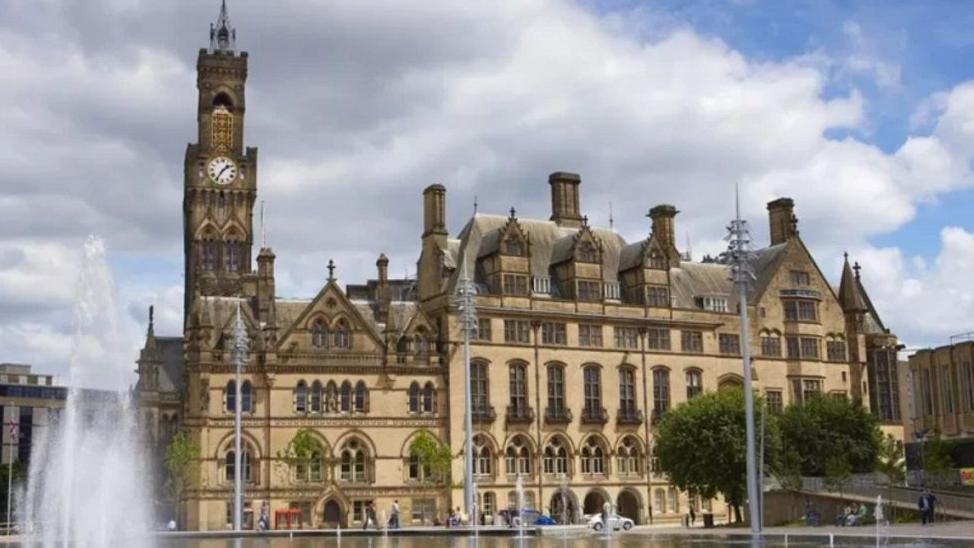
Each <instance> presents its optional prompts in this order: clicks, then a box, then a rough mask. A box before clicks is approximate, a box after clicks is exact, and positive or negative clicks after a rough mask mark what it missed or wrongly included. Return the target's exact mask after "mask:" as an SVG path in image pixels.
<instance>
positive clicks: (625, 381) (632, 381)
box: [619, 367, 636, 417]
mask: <svg viewBox="0 0 974 548" xmlns="http://www.w3.org/2000/svg"><path fill="white" fill-rule="evenodd" d="M619 415H621V416H623V417H635V416H636V371H635V370H634V369H633V368H632V367H624V368H622V369H620V370H619Z"/></svg>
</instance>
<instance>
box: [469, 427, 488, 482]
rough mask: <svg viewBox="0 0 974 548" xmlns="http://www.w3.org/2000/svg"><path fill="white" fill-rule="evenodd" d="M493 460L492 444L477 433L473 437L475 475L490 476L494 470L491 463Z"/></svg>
mask: <svg viewBox="0 0 974 548" xmlns="http://www.w3.org/2000/svg"><path fill="white" fill-rule="evenodd" d="M492 461H493V455H492V454H491V452H490V444H489V443H488V442H487V440H486V439H485V438H484V437H483V436H481V435H479V434H478V435H476V436H474V438H473V475H475V476H489V475H491V472H492V470H493V466H492V465H491V464H492Z"/></svg>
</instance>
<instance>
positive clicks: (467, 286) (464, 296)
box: [457, 257, 477, 526]
mask: <svg viewBox="0 0 974 548" xmlns="http://www.w3.org/2000/svg"><path fill="white" fill-rule="evenodd" d="M461 260H462V261H463V277H462V278H461V280H460V287H459V290H460V291H459V298H458V299H457V302H458V304H459V306H460V329H462V330H463V377H464V389H463V406H464V423H463V428H464V430H465V432H464V448H463V500H464V505H465V506H466V511H467V515H468V516H469V519H470V525H471V526H472V525H473V524H474V523H476V520H477V516H474V515H473V513H474V485H473V402H472V394H471V393H470V392H471V387H470V334H471V332H472V331H473V330H474V329H476V328H477V311H476V310H475V309H474V295H475V294H476V292H477V290H476V288H475V287H474V285H473V283H472V282H471V281H470V279H469V278H468V276H467V260H466V257H461Z"/></svg>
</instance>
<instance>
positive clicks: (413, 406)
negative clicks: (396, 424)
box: [409, 381, 420, 413]
mask: <svg viewBox="0 0 974 548" xmlns="http://www.w3.org/2000/svg"><path fill="white" fill-rule="evenodd" d="M419 398H420V395H419V383H417V382H415V381H414V382H413V383H412V384H410V385H409V412H410V413H419V408H420V406H419Z"/></svg>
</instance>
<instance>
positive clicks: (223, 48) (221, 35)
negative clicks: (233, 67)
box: [210, 0, 237, 53]
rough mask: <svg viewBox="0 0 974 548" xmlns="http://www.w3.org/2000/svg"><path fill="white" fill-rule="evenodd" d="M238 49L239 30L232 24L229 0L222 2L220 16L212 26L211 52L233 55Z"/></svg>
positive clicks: (222, 0)
mask: <svg viewBox="0 0 974 548" xmlns="http://www.w3.org/2000/svg"><path fill="white" fill-rule="evenodd" d="M236 49H237V29H235V28H233V26H232V25H231V24H230V14H229V12H228V11H227V0H221V1H220V15H219V16H218V17H217V19H216V24H211V25H210V52H211V53H215V52H220V53H233V52H234V50H236Z"/></svg>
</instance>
